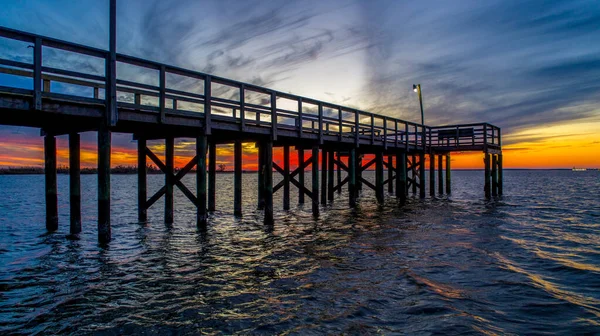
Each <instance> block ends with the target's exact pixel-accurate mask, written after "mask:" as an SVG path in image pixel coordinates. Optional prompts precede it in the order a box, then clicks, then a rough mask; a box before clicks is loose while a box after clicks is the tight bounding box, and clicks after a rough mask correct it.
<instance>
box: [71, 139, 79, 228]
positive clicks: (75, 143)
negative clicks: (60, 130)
mask: <svg viewBox="0 0 600 336" xmlns="http://www.w3.org/2000/svg"><path fill="white" fill-rule="evenodd" d="M79 144H80V137H79V133H71V134H69V194H70V202H69V203H70V208H71V209H70V210H71V220H70V224H71V225H70V233H71V234H77V233H80V232H81V164H80V151H79V148H80V146H79Z"/></svg>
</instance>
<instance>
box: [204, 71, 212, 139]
mask: <svg viewBox="0 0 600 336" xmlns="http://www.w3.org/2000/svg"><path fill="white" fill-rule="evenodd" d="M211 99H212V84H211V76H206V77H205V78H204V130H205V132H206V135H211V134H212V121H211V115H212V112H211V108H212V107H211Z"/></svg>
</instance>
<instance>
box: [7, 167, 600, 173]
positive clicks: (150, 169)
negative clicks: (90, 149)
mask: <svg viewBox="0 0 600 336" xmlns="http://www.w3.org/2000/svg"><path fill="white" fill-rule="evenodd" d="M452 170H454V171H483V170H484V169H483V168H473V169H452ZM504 170H505V171H517V170H527V171H536V170H540V171H546V170H561V171H571V170H572V169H571V168H504ZM599 170H600V169H599V168H587V171H599ZM178 171H179V168H176V169H175V172H178ZM307 171H310V170H307ZM319 171H320V170H319ZM190 172H195V169H192V170H191V171H190ZM256 172H257V171H256V170H243V171H242V173H244V174H248V173H256ZM97 173H98V169H96V168H81V175H95V174H97ZM146 173H147V174H149V175H160V174H162V173H163V172H162V171H161V170H159V169H158V168H156V167H148V168H147V169H146ZM217 173H218V174H233V173H234V172H233V171H232V170H224V171H217ZM57 174H58V175H68V174H69V168H68V167H58V168H57ZM111 174H114V175H134V174H137V167H124V166H117V167H114V168H112V169H111ZM0 175H44V168H40V167H8V168H0Z"/></svg>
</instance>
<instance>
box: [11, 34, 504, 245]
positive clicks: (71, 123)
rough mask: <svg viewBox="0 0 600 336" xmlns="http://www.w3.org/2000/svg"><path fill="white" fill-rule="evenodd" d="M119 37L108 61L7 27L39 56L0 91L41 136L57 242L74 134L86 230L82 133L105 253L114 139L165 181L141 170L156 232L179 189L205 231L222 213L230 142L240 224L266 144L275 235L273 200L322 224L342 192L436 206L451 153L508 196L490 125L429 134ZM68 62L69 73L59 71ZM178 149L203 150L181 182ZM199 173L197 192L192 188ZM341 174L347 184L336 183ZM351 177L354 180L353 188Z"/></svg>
mask: <svg viewBox="0 0 600 336" xmlns="http://www.w3.org/2000/svg"><path fill="white" fill-rule="evenodd" d="M112 29H113V30H112V31H111V50H110V51H107V50H102V49H96V48H92V47H88V46H83V45H78V44H74V43H69V42H65V41H61V40H57V39H52V38H48V37H44V36H40V35H35V34H30V33H27V32H22V31H16V30H12V29H7V28H2V27H0V39H4V40H5V41H9V42H10V43H11V44H10V45H15V46H18V47H19V48H20V47H23V48H25V49H27V48H28V47H30V48H29V50H31V52H32V57H31V61H30V62H26V61H22V60H14V59H4V58H0V79H2V80H1V81H0V83H3V84H4V83H9V84H8V85H3V86H0V124H2V125H16V126H28V127H36V128H40V129H41V130H42V135H44V137H45V139H44V145H45V174H46V226H47V228H48V230H50V231H52V230H56V228H57V227H58V209H57V208H58V207H57V186H56V140H55V137H56V136H58V135H65V134H68V135H69V149H70V150H69V153H70V159H69V160H70V197H71V198H70V199H71V210H70V211H71V232H72V233H78V232H80V231H81V210H80V208H81V206H80V201H81V199H80V198H81V196H80V195H81V193H80V182H79V166H80V158H79V147H80V146H79V134H80V133H81V132H88V131H95V132H98V237H99V240H100V241H101V242H108V241H109V240H110V237H111V232H110V159H111V134H112V133H113V132H119V133H129V134H132V135H133V137H134V138H135V139H136V140H137V143H138V167H146V164H147V159H148V158H149V159H150V160H151V161H152V162H153V163H154V164H155V165H156V166H158V167H159V168H160V169H161V170H162V171H163V172H164V173H165V185H164V187H163V188H161V189H160V190H159V191H158V192H157V193H156V194H155V195H152V196H151V197H150V198H148V195H147V189H146V171H145V170H144V169H140V170H139V171H138V177H139V179H138V182H139V185H138V204H139V219H140V221H145V220H146V210H147V209H148V208H149V207H150V206H152V205H153V204H154V203H155V202H156V201H157V200H159V199H160V198H163V197H164V199H165V221H166V222H172V221H173V189H174V187H177V188H179V189H181V190H182V192H183V193H184V194H185V196H186V197H187V198H189V199H190V201H191V202H192V203H193V204H194V205H195V206H196V207H197V216H198V224H199V225H205V224H206V221H207V214H208V212H210V211H212V210H214V208H215V178H216V177H215V171H216V169H215V168H216V167H215V166H216V160H215V158H216V151H215V149H216V146H217V145H218V144H226V143H234V144H235V145H234V149H235V150H234V152H235V167H234V170H235V172H234V176H235V178H234V181H235V186H234V190H235V193H234V195H235V199H234V212H235V214H236V215H242V213H241V191H242V189H241V178H242V174H241V173H242V147H241V144H242V142H255V143H257V145H258V148H259V154H258V159H259V172H258V174H259V179H258V181H259V182H258V184H259V185H258V204H257V206H258V207H259V208H260V209H264V211H265V216H264V218H265V219H264V220H265V222H266V223H267V224H270V223H272V221H273V193H275V192H279V190H281V192H282V193H283V197H282V198H283V206H284V208H286V209H289V207H290V205H289V202H290V197H289V195H290V187H291V186H294V187H296V189H297V190H298V193H299V197H298V198H299V201H300V202H304V200H305V197H306V198H308V199H309V201H310V202H312V205H313V213H314V215H315V216H318V215H319V204H324V203H327V202H328V201H331V200H333V194H334V192H336V191H339V190H341V188H342V187H343V186H347V187H348V190H349V200H348V203H349V206H354V205H355V204H356V202H357V197H358V195H359V193H360V190H361V189H362V187H363V186H367V187H369V188H372V189H374V190H375V192H376V195H377V199H378V201H380V202H383V199H384V197H385V193H384V189H385V187H386V186H387V188H388V191H390V192H391V191H393V190H395V197H396V198H398V201H399V204H403V203H404V202H405V200H406V195H407V193H408V192H410V191H412V192H414V193H417V192H418V193H419V195H420V196H421V197H425V196H426V195H427V191H426V181H425V176H426V174H425V169H426V165H425V162H426V160H427V157H429V159H428V160H429V162H430V164H429V170H430V173H429V194H430V195H432V196H435V195H436V191H437V193H439V194H441V193H444V192H446V193H450V191H451V187H450V185H451V174H450V173H451V167H450V153H452V152H456V151H460V152H465V151H479V152H483V153H484V154H485V160H484V161H485V176H484V178H485V190H484V193H485V195H486V197H492V196H495V195H500V194H502V149H501V143H502V138H501V130H500V128H499V127H496V126H494V125H490V124H488V123H473V124H463V125H448V126H428V125H421V124H418V123H413V122H409V121H405V120H400V119H396V118H392V117H389V116H383V115H377V114H373V113H369V112H366V111H361V110H357V109H355V108H351V107H345V106H340V105H337V104H332V103H328V102H323V101H319V100H315V99H311V98H307V97H301V96H297V95H293V94H289V93H284V92H279V91H276V90H272V89H269V88H265V87H261V86H257V85H253V84H250V83H242V82H239V81H235V80H230V79H226V78H222V77H218V76H213V75H210V74H206V73H201V72H197V71H191V70H186V69H182V68H178V67H174V66H170V65H166V64H160V63H156V62H152V61H148V60H144V59H140V58H136V57H131V56H127V55H123V54H118V53H116V52H115V47H114V36H113V35H114V27H112ZM43 55H52V60H53V62H45V60H44V58H43ZM57 59H60V60H61V61H62V62H58V63H57V62H56V60H57ZM56 64H60V66H58V65H56ZM67 65H71V66H70V67H68V66H67ZM84 65H87V66H84ZM117 69H118V70H119V71H118V73H117ZM23 83H27V84H26V85H24V84H23ZM175 138H194V139H196V151H197V153H196V156H195V157H194V158H193V159H192V160H191V161H190V162H189V163H188V164H187V165H186V166H185V167H184V168H182V169H181V170H179V171H178V172H177V173H175V170H174V139H175ZM157 139H163V140H164V141H165V148H166V150H165V160H164V162H163V161H161V160H160V159H159V158H158V156H157V155H156V154H155V153H153V152H152V151H151V150H150V149H149V148H148V147H147V146H146V141H147V140H157ZM273 147H283V152H284V165H283V167H280V166H279V165H277V164H276V163H274V162H273V158H272V156H273ZM290 148H293V149H294V150H296V151H297V155H298V162H299V163H298V167H297V168H296V169H294V170H293V171H291V169H290V164H289V161H290V155H291V154H290ZM306 151H308V153H306ZM305 154H308V156H307V157H305ZM364 155H374V159H372V160H370V161H369V162H363V158H364ZM319 157H320V160H319ZM207 159H208V160H207ZM436 160H437V186H438V188H437V190H436V188H435V187H436V173H435V172H436V164H435V163H436ZM207 162H208V164H207ZM319 164H320V165H321V166H320V167H321V169H319ZM372 166H374V167H375V171H376V179H375V181H374V182H371V181H368V180H367V179H365V178H363V177H362V172H363V171H364V170H366V169H369V168H370V167H372ZM309 167H311V170H310V173H311V174H312V183H311V186H308V187H307V186H305V183H304V174H305V170H306V169H307V168H309ZM194 168H196V169H195V174H196V183H197V185H196V193H193V192H191V191H190V190H189V189H188V188H187V187H186V186H185V185H184V184H183V183H182V182H181V178H182V177H183V176H185V175H186V174H187V173H190V172H191V171H192V170H193V169H194ZM444 169H445V171H444ZM336 170H337V173H338V175H337V179H335V178H334V172H335V171H336ZM385 170H387V174H384V171H385ZM341 171H344V172H345V173H346V174H345V177H344V178H342V175H341V174H340V172H341ZM207 172H208V174H207ZM274 172H276V173H280V174H282V175H283V180H282V181H281V183H279V184H277V185H273V173H274ZM319 175H321V177H320V178H319ZM444 184H445V187H446V188H445V189H444Z"/></svg>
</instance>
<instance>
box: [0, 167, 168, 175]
mask: <svg viewBox="0 0 600 336" xmlns="http://www.w3.org/2000/svg"><path fill="white" fill-rule="evenodd" d="M178 170H179V169H178V168H176V169H175V171H178ZM137 171H138V169H137V167H136V166H123V165H119V166H116V167H114V168H112V169H111V170H110V172H111V173H112V174H137ZM56 172H57V173H58V174H68V173H69V167H68V166H58V167H57V168H56ZM146 172H147V173H148V174H162V171H161V170H160V169H158V167H156V166H152V165H148V166H146ZM43 173H44V168H43V167H8V168H0V175H28V174H43ZM97 173H98V169H96V168H81V174H97Z"/></svg>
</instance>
